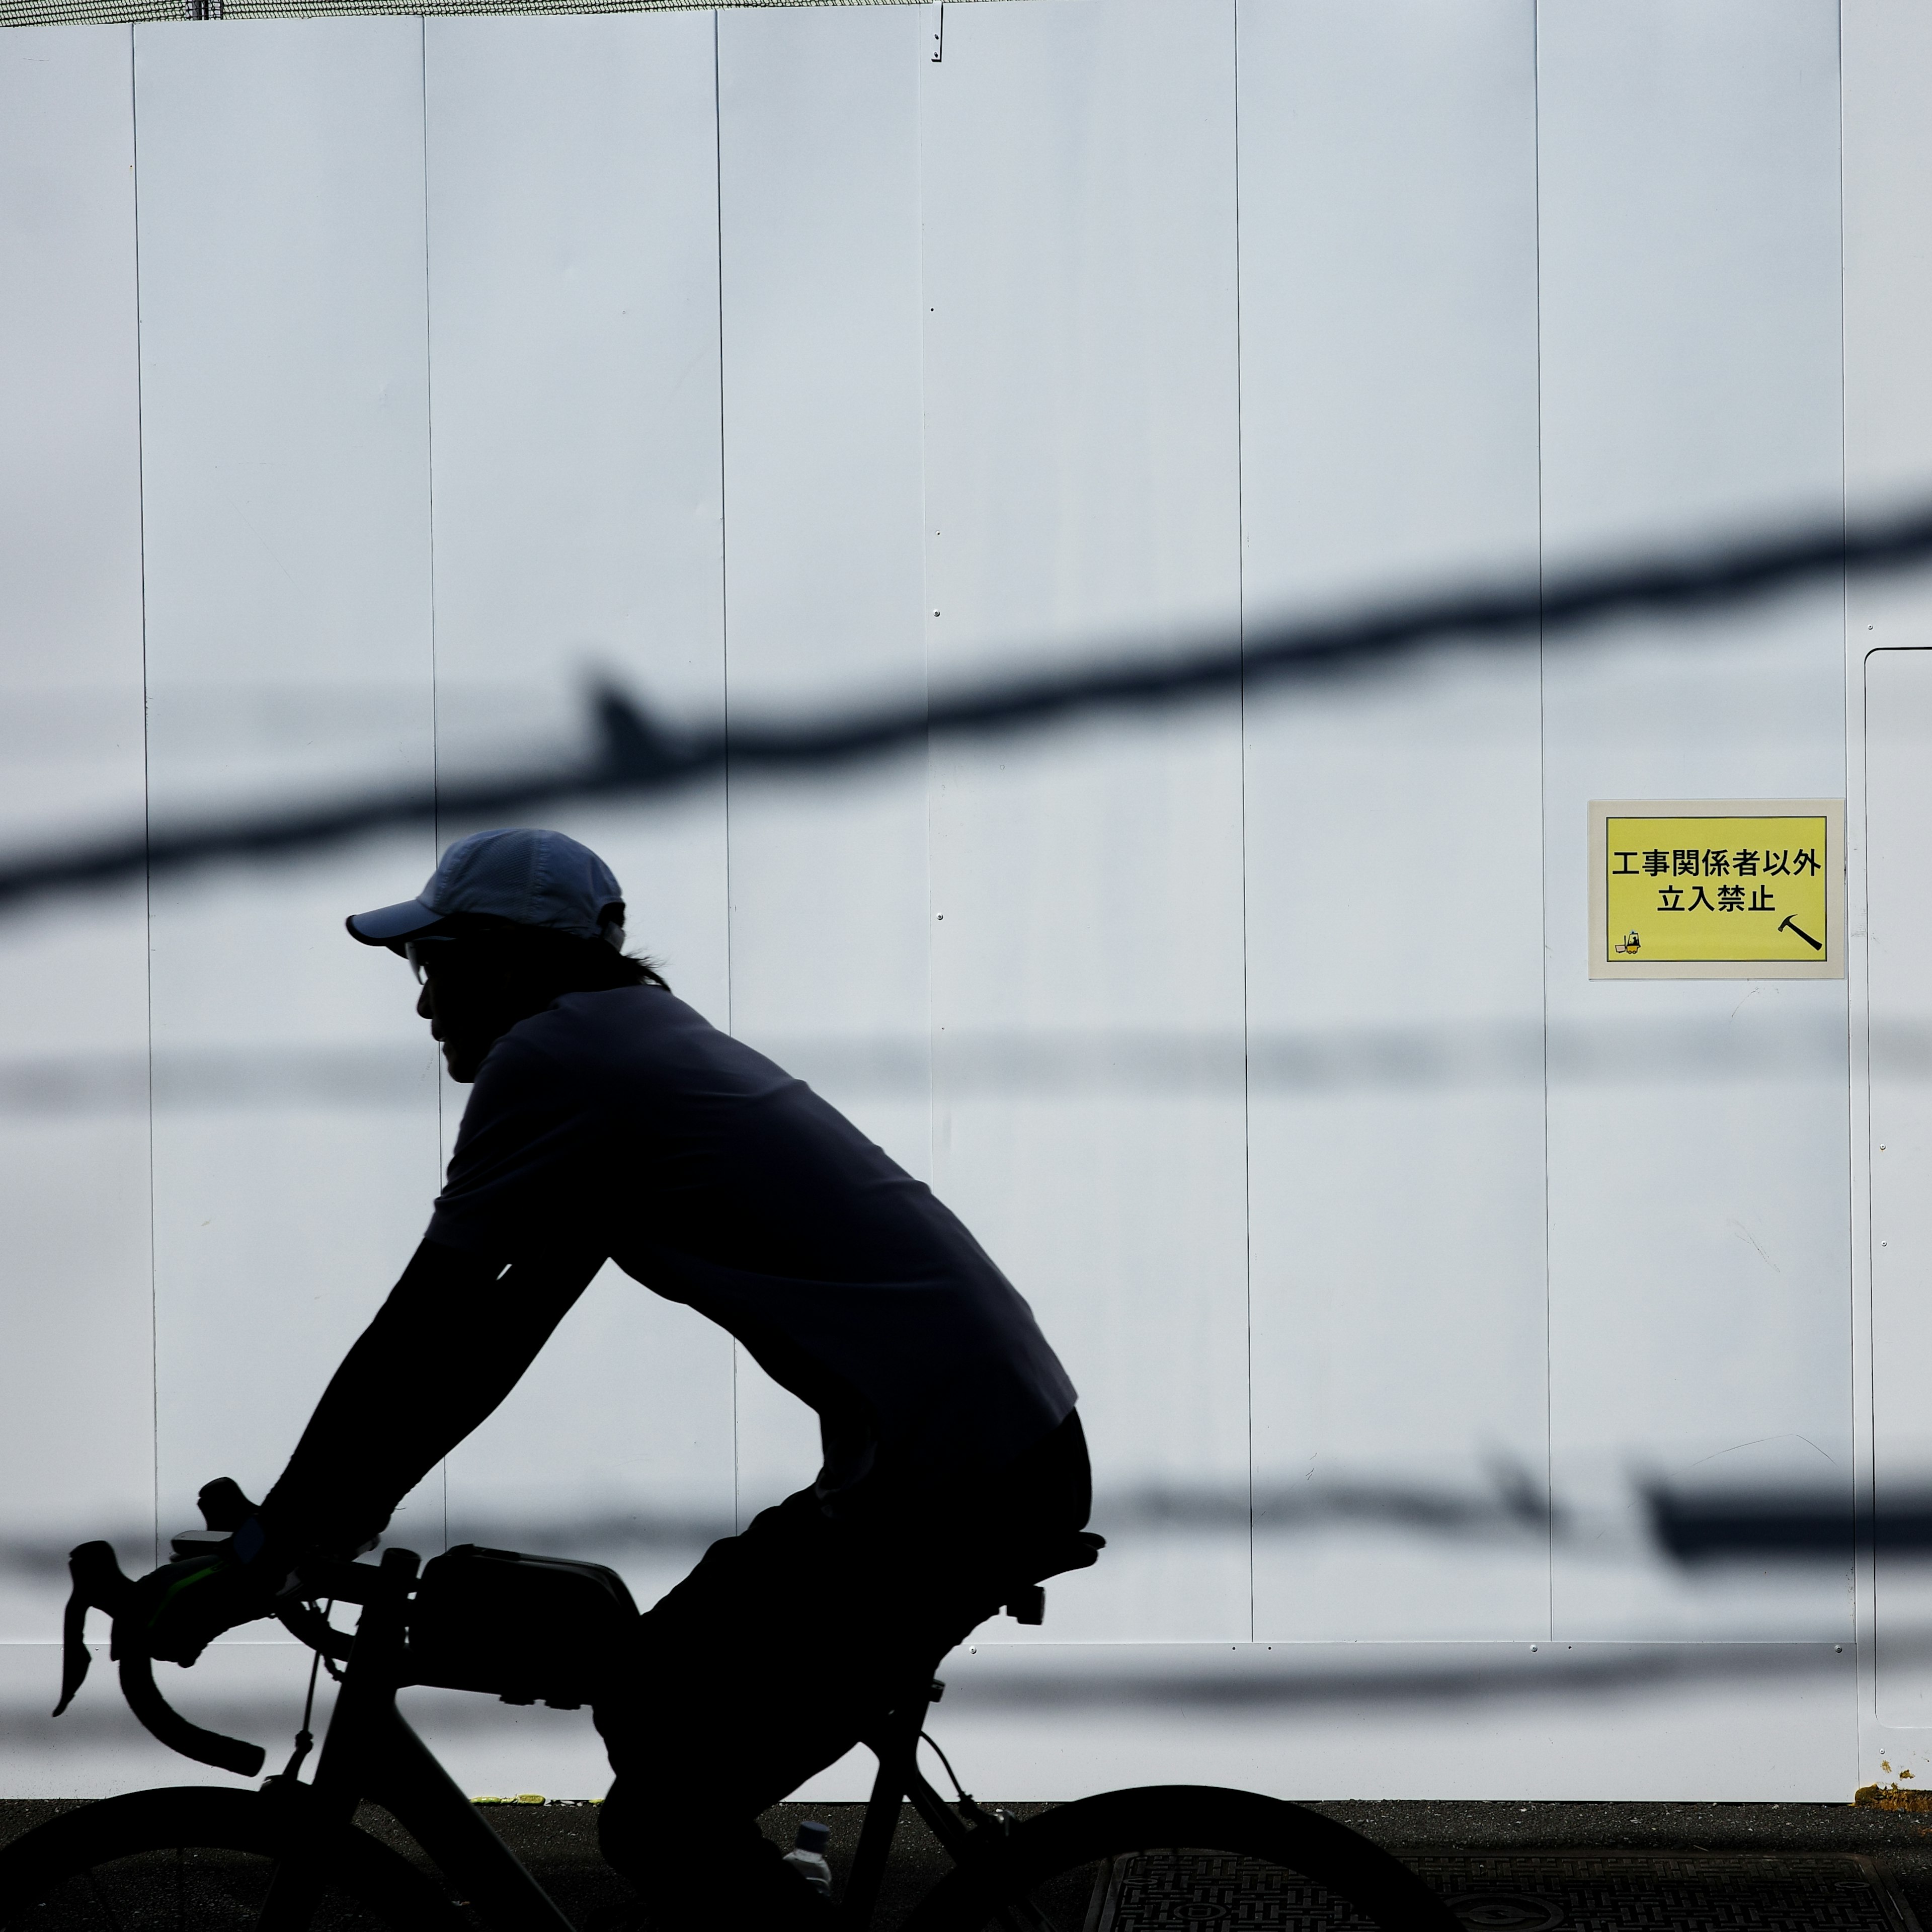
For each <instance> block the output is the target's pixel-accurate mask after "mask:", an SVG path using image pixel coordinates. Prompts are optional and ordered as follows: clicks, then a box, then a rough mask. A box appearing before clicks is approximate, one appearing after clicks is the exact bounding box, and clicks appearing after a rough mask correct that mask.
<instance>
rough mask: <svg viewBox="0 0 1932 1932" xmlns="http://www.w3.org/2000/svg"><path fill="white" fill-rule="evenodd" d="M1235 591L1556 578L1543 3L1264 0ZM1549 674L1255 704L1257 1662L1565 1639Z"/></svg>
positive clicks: (1333, 688) (1489, 667) (1246, 243)
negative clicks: (1540, 401)
mask: <svg viewBox="0 0 1932 1932" xmlns="http://www.w3.org/2000/svg"><path fill="white" fill-rule="evenodd" d="M1240 54H1241V455H1242V476H1241V485H1242V516H1243V529H1244V538H1243V544H1244V564H1243V569H1244V609H1245V612H1246V617H1247V628H1248V634H1249V635H1250V637H1253V636H1254V635H1256V634H1257V632H1258V631H1260V630H1262V629H1263V628H1265V626H1266V625H1267V624H1268V622H1269V621H1270V620H1271V619H1279V618H1280V617H1281V616H1283V615H1285V614H1289V613H1307V611H1308V610H1310V609H1311V608H1313V609H1322V610H1330V609H1334V608H1337V607H1340V608H1343V609H1348V608H1352V607H1358V606H1361V605H1363V604H1373V603H1375V602H1376V601H1379V600H1382V599H1385V598H1388V597H1391V596H1392V595H1400V594H1404V593H1406V594H1411V595H1414V594H1422V593H1426V592H1430V591H1433V592H1437V593H1438V594H1440V592H1442V590H1443V589H1445V587H1447V586H1460V585H1462V584H1464V583H1468V582H1469V581H1471V580H1473V579H1476V578H1478V577H1490V576H1495V575H1511V576H1514V577H1516V578H1517V579H1518V580H1521V581H1525V582H1533V581H1534V580H1535V568H1536V557H1537V446H1536V437H1537V417H1536V401H1537V398H1536V150H1535V17H1534V14H1533V11H1532V6H1531V4H1530V0H1484V4H1482V5H1476V6H1470V5H1456V6H1453V7H1451V6H1445V5H1440V4H1438V0H1403V4H1398V5H1389V6H1384V7H1375V8H1369V9H1364V8H1343V7H1333V6H1328V5H1304V4H1295V5H1287V6H1283V5H1277V4H1274V0H1244V5H1243V6H1242V7H1241V15H1240ZM1539 682H1540V679H1539V670H1538V664H1537V661H1536V658H1535V653H1534V651H1533V649H1531V648H1528V647H1525V646H1515V647H1512V648H1510V649H1506V650H1505V651H1504V652H1501V653H1499V654H1494V655H1485V656H1480V657H1472V656H1471V655H1469V654H1467V653H1463V652H1456V653H1452V654H1449V655H1447V656H1446V657H1445V658H1442V659H1441V660H1439V661H1428V660H1424V661H1421V662H1415V661H1411V662H1409V663H1407V664H1404V665H1403V666H1402V667H1400V668H1399V669H1397V670H1394V671H1393V672H1389V673H1370V674H1366V675H1362V676H1355V677H1352V678H1345V679H1341V680H1340V681H1334V680H1325V681H1324V682H1322V683H1321V684H1319V685H1313V686H1300V687H1289V688H1287V689H1286V690H1283V691H1277V692H1275V693H1274V694H1271V693H1269V692H1268V691H1267V690H1265V689H1261V690H1256V689H1252V688H1251V689H1250V693H1249V695H1248V700H1247V727H1248V732H1247V737H1248V742H1247V957H1248V1028H1249V1032H1248V1091H1249V1097H1250V1098H1249V1118H1250V1130H1249V1148H1248V1168H1249V1185H1250V1191H1251V1200H1250V1217H1251V1221H1252V1226H1253V1246H1252V1253H1253V1346H1254V1418H1255V1436H1256V1442H1255V1482H1256V1499H1255V1500H1256V1509H1255V1538H1256V1542H1255V1550H1256V1559H1255V1561H1256V1581H1255V1616H1256V1635H1257V1636H1258V1637H1304V1638H1305V1637H1340V1636H1343V1635H1347V1636H1352V1637H1370V1636H1376V1637H1495V1636H1501V1635H1506V1634H1507V1635H1516V1634H1522V1635H1525V1636H1535V1635H1539V1634H1544V1633H1545V1632H1546V1631H1547V1624H1548V1616H1549V1602H1548V1574H1547V1556H1548V1552H1547V1519H1546V1516H1545V1513H1544V1509H1543V1507H1542V1505H1541V1494H1542V1492H1543V1490H1544V1484H1545V1481H1546V1479H1547V1457H1548V1439H1547V1430H1546V1415H1545V1396H1544V1385H1545V1376H1546V1373H1547V1365H1546V1361H1545V1349H1544V1339H1545V1338H1544V1203H1543V1054H1542V1019H1543V1013H1542V975H1541V950H1542V949H1541V938H1542V933H1541V910H1542V908H1541V893H1540V892H1539V891H1538V797H1539V785H1540V781H1541V769H1540V765H1541V760H1540V752H1539V745H1538V725H1539V712H1538V703H1539Z"/></svg>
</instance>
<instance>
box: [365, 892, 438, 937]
mask: <svg viewBox="0 0 1932 1932" xmlns="http://www.w3.org/2000/svg"><path fill="white" fill-rule="evenodd" d="M442 923H443V919H442V916H441V915H440V913H434V912H431V910H430V909H429V907H428V906H426V905H425V904H423V902H422V900H421V899H404V901H403V902H402V903H401V904H400V905H390V906H378V907H377V908H376V910H374V912H358V913H350V916H349V917H348V918H347V919H344V921H343V924H344V925H345V926H347V927H348V929H349V936H350V938H351V939H359V940H360V941H362V944H364V945H365V946H400V945H401V944H402V942H403V941H404V940H406V939H416V938H420V937H421V936H422V935H423V934H424V933H425V932H432V931H434V929H435V928H437V926H440V925H441V924H442Z"/></svg>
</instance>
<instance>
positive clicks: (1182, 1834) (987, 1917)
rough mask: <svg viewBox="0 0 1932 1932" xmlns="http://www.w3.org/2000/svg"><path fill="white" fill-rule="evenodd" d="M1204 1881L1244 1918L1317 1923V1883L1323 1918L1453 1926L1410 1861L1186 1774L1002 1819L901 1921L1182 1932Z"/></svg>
mask: <svg viewBox="0 0 1932 1932" xmlns="http://www.w3.org/2000/svg"><path fill="white" fill-rule="evenodd" d="M1163 1861H1165V1862H1164V1863H1163ZM1163 1885H1165V1886H1166V1894H1165V1896H1166V1903H1164V1904H1163V1903H1162V1894H1161V1891H1160V1888H1161V1887H1162V1886H1163ZM1137 1888H1138V1889H1137ZM1217 1888H1219V1889H1220V1890H1221V1891H1223V1892H1232V1894H1235V1899H1236V1903H1235V1904H1234V1906H1232V1907H1231V1908H1230V1909H1228V1911H1227V1912H1226V1915H1227V1916H1228V1917H1229V1918H1231V1919H1238V1920H1239V1921H1240V1922H1241V1923H1243V1924H1256V1925H1266V1924H1269V1923H1271V1922H1273V1921H1275V1920H1276V1919H1277V1918H1279V1919H1280V1921H1281V1922H1284V1923H1286V1924H1296V1923H1305V1922H1313V1923H1316V1924H1320V1923H1322V1922H1323V1920H1322V1916H1321V1914H1322V1909H1323V1900H1322V1897H1321V1894H1322V1892H1327V1893H1328V1894H1331V1900H1332V1901H1334V1903H1331V1905H1330V1906H1329V1910H1330V1912H1331V1922H1332V1923H1334V1924H1336V1925H1337V1927H1340V1926H1344V1925H1351V1926H1356V1927H1359V1926H1360V1925H1361V1922H1362V1920H1363V1919H1364V1918H1366V1919H1367V1921H1368V1922H1369V1923H1370V1924H1373V1925H1375V1926H1376V1927H1380V1928H1382V1932H1461V1928H1460V1921H1458V1920H1457V1918H1456V1916H1455V1915H1454V1913H1453V1912H1451V1910H1450V1909H1449V1908H1448V1906H1447V1905H1446V1904H1445V1903H1443V1901H1442V1899H1441V1898H1440V1897H1439V1896H1438V1895H1437V1894H1436V1893H1435V1892H1434V1891H1432V1890H1431V1889H1430V1887H1429V1886H1428V1885H1426V1884H1424V1882H1423V1881H1422V1880H1421V1879H1419V1878H1418V1877H1417V1876H1416V1875H1415V1873H1413V1872H1412V1871H1411V1870H1409V1867H1407V1866H1406V1865H1405V1864H1403V1863H1402V1861H1400V1859H1399V1858H1394V1857H1393V1856H1392V1855H1391V1854H1390V1853H1388V1852H1385V1851H1384V1850H1383V1849H1382V1847H1381V1846H1379V1845H1376V1844H1373V1843H1370V1841H1369V1840H1368V1839H1367V1838H1364V1837H1362V1835H1361V1834H1360V1833H1359V1832H1352V1831H1350V1830H1349V1828H1348V1827H1347V1826H1346V1825H1338V1824H1337V1823H1335V1821H1334V1820H1333V1819H1331V1818H1325V1817H1322V1815H1321V1814H1320V1813H1319V1812H1316V1811H1307V1810H1306V1809H1304V1808H1303V1807H1301V1805H1290V1804H1288V1803H1286V1802H1284V1801H1283V1800H1282V1799H1277V1798H1264V1797H1262V1796H1259V1794H1258V1793H1254V1792H1252V1791H1231V1790H1220V1789H1219V1788H1217V1787H1214V1786H1211V1785H1190V1784H1167V1785H1149V1786H1145V1787H1142V1788H1140V1789H1138V1790H1126V1791H1109V1792H1103V1793H1101V1794H1100V1796H1098V1797H1094V1798H1083V1799H1079V1800H1078V1801H1076V1802H1075V1803H1073V1804H1070V1805H1061V1806H1060V1807H1059V1808H1057V1809H1056V1810H1054V1811H1049V1812H1046V1813H1044V1814H1042V1815H1041V1816H1040V1817H1037V1818H1032V1819H1029V1820H1027V1821H1026V1823H1024V1824H1019V1825H1016V1826H1013V1828H1012V1829H1010V1832H1008V1833H1007V1835H1006V1836H1005V1837H1004V1838H1002V1839H1001V1840H999V1841H996V1842H995V1843H992V1844H991V1845H989V1846H988V1847H987V1849H986V1856H985V1858H983V1859H975V1860H974V1861H971V1863H967V1864H962V1865H961V1866H960V1867H959V1869H958V1870H956V1871H953V1872H950V1873H948V1874H947V1876H946V1877H945V1878H944V1879H942V1880H941V1882H939V1884H938V1885H936V1886H935V1887H934V1888H933V1890H932V1891H931V1892H930V1893H929V1894H928V1895H927V1896H926V1898H925V1899H924V1900H922V1901H921V1902H920V1903H919V1905H918V1906H916V1907H915V1908H914V1909H913V1912H912V1913H911V1915H910V1916H909V1917H908V1918H907V1920H906V1922H905V1924H904V1928H903V1932H981V1928H982V1927H989V1926H998V1927H1004V1932H1138V1928H1142V1927H1166V1928H1169V1932H1194V1928H1196V1927H1205V1926H1207V1925H1209V1924H1213V1923H1214V1922H1216V1921H1217V1920H1218V1919H1219V1918H1220V1917H1221V1916H1222V1915H1223V1909H1222V1908H1221V1907H1220V1906H1217V1905H1216V1904H1215V1903H1214V1899H1213V1897H1212V1896H1211V1894H1213V1893H1214V1891H1216V1890H1217ZM1180 1894H1185V1895H1184V1896H1181V1895H1180ZM1177 1901H1178V1902H1177ZM1336 1904H1339V1905H1340V1907H1341V1909H1340V1910H1339V1911H1337V1909H1335V1907H1336ZM1348 1908H1352V1911H1350V1910H1349V1909H1348ZM1358 1914H1359V1915H1360V1916H1359V1917H1358V1916H1356V1915H1358Z"/></svg>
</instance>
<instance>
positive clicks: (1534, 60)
mask: <svg viewBox="0 0 1932 1932" xmlns="http://www.w3.org/2000/svg"><path fill="white" fill-rule="evenodd" d="M1541 26H1542V12H1541V5H1540V0H1531V4H1530V9H1529V45H1530V61H1529V99H1530V159H1531V172H1532V178H1533V181H1534V184H1535V185H1534V190H1533V194H1532V204H1533V208H1534V213H1533V216H1532V221H1533V226H1534V228H1535V251H1534V253H1535V264H1536V592H1537V597H1538V601H1539V603H1540V602H1541V598H1542V595H1543V571H1544V548H1543V546H1544V524H1543V36H1542V32H1541ZM1548 667H1549V660H1548V646H1547V643H1546V641H1545V639H1544V634H1543V624H1542V620H1541V617H1540V616H1539V617H1538V622H1537V627H1536V803H1537V814H1536V817H1537V824H1536V839H1537V876H1538V886H1539V887H1540V893H1541V900H1542V904H1541V919H1540V920H1539V922H1538V935H1539V937H1540V938H1541V941H1542V947H1543V957H1542V958H1541V959H1540V960H1538V962H1537V965H1538V979H1537V983H1538V986H1539V987H1540V988H1541V991H1542V996H1543V1579H1544V1611H1545V1617H1546V1634H1547V1636H1548V1637H1549V1638H1550V1640H1551V1641H1552V1642H1554V1641H1555V1639H1556V1411H1555V1398H1554V1394H1553V1387H1554V1382H1555V1377H1556V1367H1555V1355H1556V1346H1555V1338H1554V1334H1553V1319H1552V1313H1551V1310H1552V1302H1553V1297H1552V1295H1551V1292H1550V1252H1551V1243H1550V727H1549V712H1548V702H1547V691H1546V688H1545V685H1546V679H1547V673H1548Z"/></svg>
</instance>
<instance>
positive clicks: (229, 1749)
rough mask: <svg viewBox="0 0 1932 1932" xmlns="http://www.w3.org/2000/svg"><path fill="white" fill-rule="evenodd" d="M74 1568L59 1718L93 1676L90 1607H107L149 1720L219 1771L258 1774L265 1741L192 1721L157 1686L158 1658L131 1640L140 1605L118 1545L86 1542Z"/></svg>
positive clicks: (170, 1741) (124, 1679)
mask: <svg viewBox="0 0 1932 1932" xmlns="http://www.w3.org/2000/svg"><path fill="white" fill-rule="evenodd" d="M68 1575H69V1576H71V1577H72V1578H73V1579H74V1590H73V1592H72V1594H71V1595H70V1596H69V1597H68V1600H67V1613H66V1616H65V1617H64V1619H62V1626H61V1639H62V1642H61V1700H60V1702H59V1703H58V1704H57V1705H56V1706H55V1707H54V1715H55V1717H57V1718H58V1716H59V1715H60V1714H61V1713H62V1712H63V1711H65V1709H67V1707H68V1706H69V1705H70V1704H71V1703H73V1702H74V1693H75V1692H76V1691H78V1690H79V1689H80V1687H81V1685H82V1684H83V1682H85V1681H86V1677H87V1667H88V1664H89V1651H88V1648H87V1613H88V1612H89V1610H105V1611H106V1612H107V1614H108V1615H109V1616H111V1617H112V1618H113V1619H114V1641H113V1655H114V1656H115V1657H116V1658H118V1659H119V1660H120V1664H121V1694H122V1695H123V1696H124V1697H125V1698H126V1699H127V1708H128V1709H130V1710H131V1711H132V1712H133V1714H134V1715H135V1716H136V1717H137V1718H139V1719H140V1721H141V1722H142V1724H143V1726H145V1727H146V1729H147V1730H148V1731H150V1732H151V1733H152V1734H153V1735H154V1736H155V1737H156V1738H157V1739H160V1742H162V1743H163V1744H164V1745H166V1746H167V1748H169V1750H170V1751H179V1752H180V1753H181V1755H182V1757H191V1758H193V1760H195V1762H196V1763H197V1764H211V1765H213V1766H214V1767H215V1769H217V1770H218V1771H232V1772H236V1773H237V1774H238V1775H240V1776H241V1777H243V1778H253V1777H254V1775H255V1774H256V1773H257V1772H258V1771H260V1769H261V1768H262V1765H263V1759H264V1757H265V1754H264V1752H263V1750H262V1748H261V1746H260V1745H251V1744H246V1743H244V1742H242V1739H239V1738H224V1737H223V1736H220V1733H217V1732H214V1731H205V1730H202V1728H201V1727H200V1726H199V1724H190V1723H189V1722H188V1721H187V1718H184V1717H183V1716H182V1715H181V1713H180V1712H178V1711H177V1710H175V1709H173V1707H172V1706H170V1705H169V1703H168V1700H166V1698H165V1697H163V1696H162V1695H161V1694H160V1691H159V1690H158V1689H157V1688H156V1686H155V1683H154V1661H153V1660H152V1659H151V1658H149V1657H148V1655H147V1653H146V1652H145V1651H143V1650H142V1649H140V1648H139V1646H138V1645H137V1644H136V1643H132V1642H130V1641H128V1640H129V1638H130V1637H131V1636H132V1633H131V1632H130V1631H127V1630H126V1629H124V1628H123V1619H124V1617H125V1616H127V1613H128V1612H129V1611H130V1610H132V1609H133V1607H134V1602H133V1599H134V1584H133V1580H131V1579H130V1578H129V1577H125V1576H124V1575H123V1574H121V1565H120V1564H119V1563H118V1562H117V1561H116V1560H115V1555H114V1546H113V1544H111V1543H83V1544H81V1545H80V1547H78V1548H77V1549H76V1550H74V1552H73V1553H72V1554H71V1556H69V1557H68Z"/></svg>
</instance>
